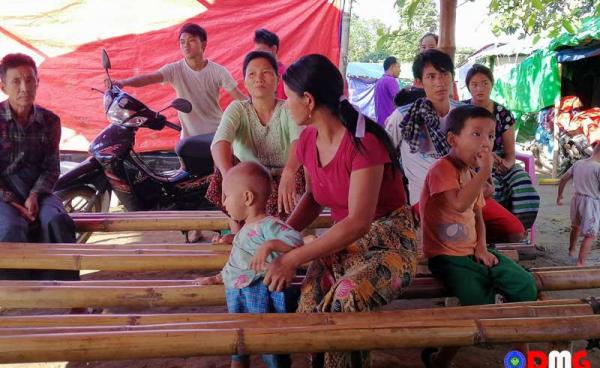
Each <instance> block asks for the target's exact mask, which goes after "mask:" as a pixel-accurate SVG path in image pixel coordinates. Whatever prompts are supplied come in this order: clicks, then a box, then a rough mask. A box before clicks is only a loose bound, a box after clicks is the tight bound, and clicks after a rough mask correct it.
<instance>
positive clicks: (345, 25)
mask: <svg viewBox="0 0 600 368" xmlns="http://www.w3.org/2000/svg"><path fill="white" fill-rule="evenodd" d="M341 1H342V24H341V27H342V34H341V36H342V37H341V40H340V62H339V69H340V73H342V78H344V80H346V68H347V67H348V44H349V43H350V23H351V19H352V0H341Z"/></svg>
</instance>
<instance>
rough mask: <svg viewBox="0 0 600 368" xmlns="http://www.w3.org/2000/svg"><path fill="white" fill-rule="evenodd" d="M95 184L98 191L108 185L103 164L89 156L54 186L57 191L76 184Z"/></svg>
mask: <svg viewBox="0 0 600 368" xmlns="http://www.w3.org/2000/svg"><path fill="white" fill-rule="evenodd" d="M81 185H87V186H90V185H91V186H94V187H95V189H96V190H98V191H104V189H105V187H106V186H107V185H108V181H107V179H106V176H105V175H104V170H103V168H102V165H100V163H99V162H98V161H97V160H96V159H95V158H93V157H88V158H87V159H85V160H84V161H83V162H81V163H80V164H79V165H77V166H75V167H74V168H73V169H71V170H69V171H68V172H67V173H65V174H64V175H61V176H60V178H58V181H57V182H56V185H55V187H54V191H55V192H59V191H62V190H65V189H69V188H72V187H76V186H81Z"/></svg>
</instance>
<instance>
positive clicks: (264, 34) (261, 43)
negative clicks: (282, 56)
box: [254, 28, 287, 100]
mask: <svg viewBox="0 0 600 368" xmlns="http://www.w3.org/2000/svg"><path fill="white" fill-rule="evenodd" d="M254 50H255V51H266V52H270V53H271V54H273V56H274V57H275V60H277V73H278V74H279V82H278V84H277V91H276V92H275V97H277V98H278V99H280V100H285V99H287V96H286V95H285V92H284V90H283V78H282V76H283V73H285V65H284V64H283V63H282V62H281V61H279V58H277V53H278V52H279V37H278V36H277V35H276V34H275V33H273V32H271V31H269V30H268V29H265V28H259V29H257V30H256V31H255V32H254Z"/></svg>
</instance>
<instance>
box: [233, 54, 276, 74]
mask: <svg viewBox="0 0 600 368" xmlns="http://www.w3.org/2000/svg"><path fill="white" fill-rule="evenodd" d="M254 59H265V60H267V61H268V62H269V64H271V66H272V67H273V72H274V73H275V75H276V76H277V77H278V78H279V77H280V75H279V71H278V70H277V60H275V56H273V54H271V53H270V52H265V51H250V52H249V53H248V54H246V57H244V63H243V64H242V73H243V74H242V75H243V76H244V78H245V77H246V70H247V69H248V64H250V62H251V61H252V60H254Z"/></svg>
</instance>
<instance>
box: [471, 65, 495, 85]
mask: <svg viewBox="0 0 600 368" xmlns="http://www.w3.org/2000/svg"><path fill="white" fill-rule="evenodd" d="M476 74H483V75H485V76H486V77H487V79H489V80H490V82H492V84H494V74H493V73H492V71H491V70H490V68H488V67H487V66H485V65H481V64H474V65H473V66H472V67H471V69H469V71H468V72H467V77H466V78H465V82H466V84H467V88H469V83H470V82H471V78H473V77H474V76H475V75H476Z"/></svg>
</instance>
